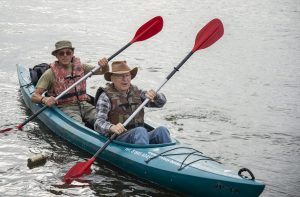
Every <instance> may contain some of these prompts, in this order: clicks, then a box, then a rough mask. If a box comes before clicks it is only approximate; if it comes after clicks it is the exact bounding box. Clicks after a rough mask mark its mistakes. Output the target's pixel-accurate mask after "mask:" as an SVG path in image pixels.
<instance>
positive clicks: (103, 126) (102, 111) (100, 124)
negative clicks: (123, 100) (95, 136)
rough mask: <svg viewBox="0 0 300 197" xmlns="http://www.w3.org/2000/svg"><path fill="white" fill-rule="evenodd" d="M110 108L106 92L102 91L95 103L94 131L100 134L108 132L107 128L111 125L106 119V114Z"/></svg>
mask: <svg viewBox="0 0 300 197" xmlns="http://www.w3.org/2000/svg"><path fill="white" fill-rule="evenodd" d="M110 110H111V103H110V100H109V98H108V97H107V95H106V93H105V92H103V93H102V94H101V95H100V96H99V99H98V102H97V105H96V121H95V125H94V129H95V131H97V132H99V133H101V134H102V135H108V134H109V128H110V127H111V126H112V124H111V123H110V122H108V121H107V116H108V113H109V111H110Z"/></svg>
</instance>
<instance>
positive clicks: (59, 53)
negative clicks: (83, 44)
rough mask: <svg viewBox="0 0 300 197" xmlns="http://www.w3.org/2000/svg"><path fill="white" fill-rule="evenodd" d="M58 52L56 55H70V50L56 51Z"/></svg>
mask: <svg viewBox="0 0 300 197" xmlns="http://www.w3.org/2000/svg"><path fill="white" fill-rule="evenodd" d="M57 54H58V56H65V55H66V56H70V55H72V51H66V52H65V51H60V52H58V53H57Z"/></svg>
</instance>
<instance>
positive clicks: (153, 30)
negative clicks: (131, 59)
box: [130, 16, 163, 44]
mask: <svg viewBox="0 0 300 197" xmlns="http://www.w3.org/2000/svg"><path fill="white" fill-rule="evenodd" d="M162 28H163V19H162V17H161V16H156V17H154V18H152V19H151V20H150V21H148V22H147V23H145V24H144V25H142V26H141V27H140V28H139V29H138V30H137V32H136V33H135V35H134V38H133V39H132V40H131V41H130V43H131V44H132V43H134V42H138V41H143V40H146V39H148V38H151V37H152V36H154V35H155V34H157V33H158V32H160V31H161V30H162Z"/></svg>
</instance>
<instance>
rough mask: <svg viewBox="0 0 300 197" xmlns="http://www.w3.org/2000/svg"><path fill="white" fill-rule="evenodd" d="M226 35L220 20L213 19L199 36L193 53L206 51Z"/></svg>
mask: <svg viewBox="0 0 300 197" xmlns="http://www.w3.org/2000/svg"><path fill="white" fill-rule="evenodd" d="M223 34H224V27H223V24H222V22H221V20H220V19H217V18H215V19H213V20H211V21H210V22H209V23H207V24H206V25H205V26H204V27H203V28H202V29H201V30H200V31H199V32H198V34H197V37H196V40H195V45H194V48H193V49H192V52H195V51H197V50H200V49H205V48H207V47H209V46H210V45H212V44H213V43H215V42H216V41H217V40H219V39H220V38H221V37H222V36H223Z"/></svg>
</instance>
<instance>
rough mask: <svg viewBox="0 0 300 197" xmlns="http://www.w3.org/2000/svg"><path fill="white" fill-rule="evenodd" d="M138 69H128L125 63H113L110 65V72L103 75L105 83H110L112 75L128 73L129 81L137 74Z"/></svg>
mask: <svg viewBox="0 0 300 197" xmlns="http://www.w3.org/2000/svg"><path fill="white" fill-rule="evenodd" d="M137 71H138V68H137V67H134V68H133V69H130V68H129V66H128V65H127V63H126V61H115V62H113V63H112V64H111V72H106V73H105V74H104V79H105V80H106V81H111V75H112V74H124V73H128V72H130V74H131V79H133V78H134V77H135V76H136V74H137Z"/></svg>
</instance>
